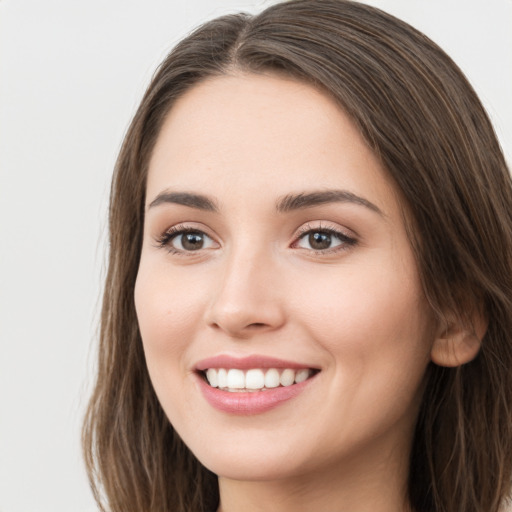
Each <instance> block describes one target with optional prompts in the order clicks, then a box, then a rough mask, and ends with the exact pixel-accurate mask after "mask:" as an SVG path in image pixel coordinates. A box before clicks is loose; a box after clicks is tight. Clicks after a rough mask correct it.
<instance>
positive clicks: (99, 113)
mask: <svg viewBox="0 0 512 512" xmlns="http://www.w3.org/2000/svg"><path fill="white" fill-rule="evenodd" d="M271 3H273V2H272V1H260V0H245V1H244V0H223V1H212V0H186V1H176V0H167V1H164V0H88V1H83V0H0V512H89V511H94V510H95V507H94V503H93V500H92V498H91V495H90V491H89V488H88V483H87V479H86V476H85V472H84V470H83V465H82V462H81V455H80V446H79V435H80V434H79V429H80V422H81V418H82V415H83V411H84V406H85V403H86V399H87V396H88V393H89V391H90V389H91V382H92V379H93V367H94V355H95V342H96V329H97V320H98V316H99V315H98V311H99V304H100V301H99V297H100V294H101V286H102V284H101V281H102V276H103V275H104V261H105V254H106V242H105V230H106V210H107V201H108V189H109V181H110V177H111V172H112V167H113V164H114V161H115V158H116V154H117V151H118V149H119V146H120V143H121V140H122V137H123V134H124V132H125V130H126V128H127V125H128V122H129V120H130V117H131V116H132V115H133V113H134V110H135V108H136V106H137V103H138V101H139V100H140V98H141V96H142V94H143V91H144V89H145V87H146V85H147V84H148V81H149V79H150V77H151V74H152V72H153V71H154V69H155V67H156V66H157V64H158V63H159V62H160V61H161V60H162V58H163V57H164V56H165V55H166V53H167V52H168V50H169V49H170V48H171V47H172V46H173V45H174V44H175V43H176V42H177V41H178V40H179V39H180V38H182V37H183V36H185V35H186V34H187V33H188V32H189V31H190V30H191V29H192V28H193V27H195V26H196V25H198V24H199V23H200V22H203V21H205V20H207V19H209V18H212V17H214V16H217V15H221V14H225V13H228V12H235V11H239V10H246V11H249V12H257V11H259V10H261V9H262V8H264V7H266V6H268V5H270V4H271ZM369 3H371V4H373V5H376V6H378V7H380V8H382V9H384V10H387V11H388V12H390V13H392V14H395V15H397V16H398V17H400V18H402V19H404V20H406V21H408V22H410V23H411V24H412V25H414V26H416V27H417V28H419V29H420V30H422V31H424V32H425V33H426V34H427V35H429V36H430V37H431V38H432V39H434V40H435V41H436V42H437V43H439V44H440V45H441V46H442V47H443V48H444V49H445V50H446V51H447V52H448V53H449V54H450V55H451V56H452V57H453V58H454V60H455V61H456V62H457V63H458V64H459V65H460V66H461V68H462V69H463V70H464V71H465V73H466V74H467V76H468V77H469V79H470V81H471V82H472V84H473V85H474V87H475V89H476V91H477V93H478V94H479V95H480V97H481V99H482V101H483V103H484V104H485V106H486V108H487V110H488V112H489V114H490V116H491V118H492V120H493V122H494V124H495V127H496V130H497V133H498V136H499V138H500V140H501V143H502V145H503V147H504V150H505V153H506V155H507V159H508V161H509V162H511V161H512V98H511V96H512V94H511V91H512V52H511V48H512V0H487V1H486V2H483V1H482V0H428V1H427V0H370V1H369Z"/></svg>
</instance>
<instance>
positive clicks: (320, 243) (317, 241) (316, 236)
mask: <svg viewBox="0 0 512 512" xmlns="http://www.w3.org/2000/svg"><path fill="white" fill-rule="evenodd" d="M309 245H311V247H312V248H313V249H329V247H330V246H331V235H329V234H328V233H318V232H316V233H311V234H310V235H309Z"/></svg>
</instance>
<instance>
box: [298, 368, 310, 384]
mask: <svg viewBox="0 0 512 512" xmlns="http://www.w3.org/2000/svg"><path fill="white" fill-rule="evenodd" d="M308 377H309V370H299V371H298V372H297V373H296V374H295V383H296V384H299V383H300V382H304V381H305V380H306V379H307V378H308Z"/></svg>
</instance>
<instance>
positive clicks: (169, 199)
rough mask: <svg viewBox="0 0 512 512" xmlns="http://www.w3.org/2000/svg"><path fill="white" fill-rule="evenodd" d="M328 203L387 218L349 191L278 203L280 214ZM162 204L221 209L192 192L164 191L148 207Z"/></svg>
mask: <svg viewBox="0 0 512 512" xmlns="http://www.w3.org/2000/svg"><path fill="white" fill-rule="evenodd" d="M327 203H352V204H357V205H360V206H364V207H366V208H368V209H369V210H371V211H373V212H375V213H378V214H379V215H382V216H383V217H384V216H385V215H384V214H383V213H382V211H381V210H380V208H379V207H378V206H376V205H375V204H373V203H372V202H370V201H368V200H367V199H364V198H363V197H360V196H358V195H356V194H354V193H353V192H349V191H348V190H319V191H313V192H301V193H299V194H287V195H286V196H283V197H282V198H280V199H278V201H277V202H276V210H277V212H278V213H287V212H291V211H295V210H304V209H307V208H313V207H315V206H320V205H322V204H327ZM161 204H180V205H183V206H189V207H190V208H197V209H198V210H204V211H208V212H215V213H218V211H219V208H218V207H217V205H216V203H215V201H214V200H213V199H210V198H209V197H208V196H205V195H203V194H196V193H192V192H170V191H164V192H161V193H160V194H158V195H157V196H156V198H155V199H153V201H151V203H150V204H149V206H148V209H149V208H154V207H155V206H159V205H161Z"/></svg>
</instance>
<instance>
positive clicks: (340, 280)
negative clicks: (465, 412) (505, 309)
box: [295, 259, 432, 396]
mask: <svg viewBox="0 0 512 512" xmlns="http://www.w3.org/2000/svg"><path fill="white" fill-rule="evenodd" d="M411 267H412V268H414V266H412V265H409V266H406V267H405V268H402V267H400V268H399V267H398V266H397V265H396V263H395V262H394V261H393V260H392V259H391V260H390V261H389V262H387V264H386V261H381V262H380V264H379V265H371V264H369V265H366V266H365V267H364V268H359V269H358V271H357V272H351V271H349V270H347V269H341V270H340V272H339V274H336V273H333V272H331V273H330V274H329V275H328V274H327V273H326V275H325V278H322V276H318V275H317V276H316V279H311V282H310V283H303V284H305V285H306V287H307V289H308V290H310V291H309V293H308V300H307V301H299V300H297V301H296V303H295V307H296V308H297V310H298V309H299V308H302V313H301V314H300V315H298V314H296V315H295V316H296V317H300V318H302V322H303V326H304V328H305V329H307V330H309V332H310V336H311V337H312V338H314V339H316V340H317V342H318V343H319V345H321V346H322V347H323V348H324V349H325V350H326V352H327V353H329V355H330V357H331V360H332V364H333V368H336V369H337V370H339V371H337V375H336V379H339V380H340V381H342V380H343V381H345V382H346V383H347V382H350V385H351V386H355V385H356V383H359V385H360V386H361V387H360V389H365V390H367V391H369V390H371V389H372V388H377V387H381V390H380V392H379V393H378V394H381V393H382V389H389V390H391V388H394V390H395V391H396V392H398V393H402V391H403V390H404V389H405V390H406V392H411V391H414V389H413V388H414V387H415V386H418V385H419V382H421V379H422V376H423V373H424V371H425V368H426V366H427V364H428V362H429V360H430V357H429V355H430V348H431V343H432V339H431V338H432V335H431V328H430V325H431V321H430V315H429V314H428V308H427V305H426V302H425V300H424V299H423V294H422V293H421V288H420V284H419V280H418V278H417V276H416V274H415V273H414V272H412V271H411V270H409V269H410V268H411ZM295 296H297V294H295ZM378 394H376V396H377V395H378Z"/></svg>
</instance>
